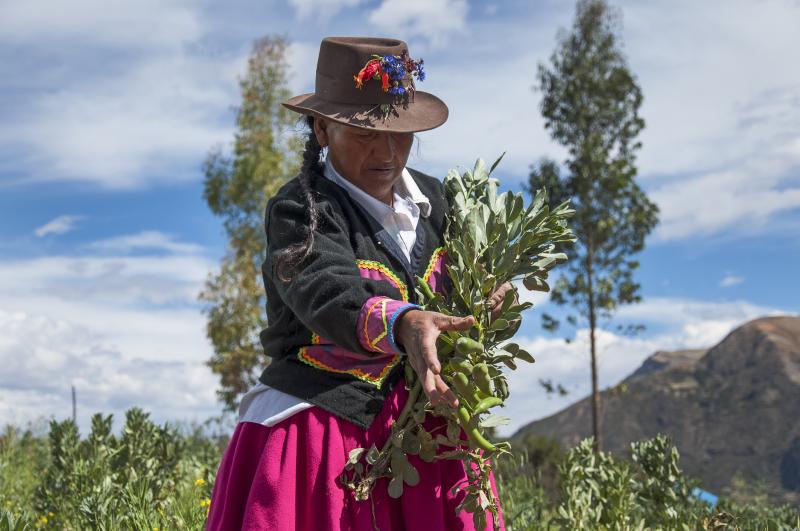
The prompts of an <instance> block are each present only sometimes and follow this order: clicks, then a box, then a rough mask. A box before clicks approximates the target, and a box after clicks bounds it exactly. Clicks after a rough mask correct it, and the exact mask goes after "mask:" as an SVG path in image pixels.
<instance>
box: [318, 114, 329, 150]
mask: <svg viewBox="0 0 800 531" xmlns="http://www.w3.org/2000/svg"><path fill="white" fill-rule="evenodd" d="M329 125H330V122H328V120H326V119H325V118H320V117H319V116H315V117H314V135H316V137H317V142H319V145H320V146H322V147H326V146H327V145H328V144H329V143H330V142H329V139H328V126H329Z"/></svg>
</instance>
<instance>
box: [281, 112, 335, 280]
mask: <svg viewBox="0 0 800 531" xmlns="http://www.w3.org/2000/svg"><path fill="white" fill-rule="evenodd" d="M305 122H306V125H307V126H308V129H309V132H308V138H307V139H306V146H305V151H303V165H302V167H301V168H300V175H299V177H298V179H299V181H300V187H301V188H302V190H303V195H304V196H305V200H306V206H307V209H308V234H307V235H306V240H305V241H304V242H303V243H299V244H297V245H293V246H291V247H289V248H288V249H284V250H283V251H281V254H280V256H278V261H277V263H276V265H275V272H276V274H277V275H278V279H280V280H281V281H283V282H289V281H290V280H291V279H292V278H293V277H294V273H295V271H294V269H295V268H296V267H297V266H298V265H300V264H301V263H302V262H303V260H305V259H306V258H308V255H309V254H311V247H312V246H313V245H314V231H316V230H317V222H318V221H319V213H318V212H317V202H316V201H315V200H314V191H313V185H314V179H315V178H316V177H317V176H318V175H320V174H321V173H322V171H323V167H322V164H321V163H320V161H319V157H320V154H321V153H322V146H320V144H319V142H318V141H317V135H315V134H314V117H313V116H311V115H309V116H306V118H305Z"/></svg>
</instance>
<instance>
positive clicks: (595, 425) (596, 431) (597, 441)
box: [586, 242, 603, 453]
mask: <svg viewBox="0 0 800 531" xmlns="http://www.w3.org/2000/svg"><path fill="white" fill-rule="evenodd" d="M586 251H587V252H586V276H587V287H588V290H589V349H590V351H591V356H592V435H594V451H595V452H596V453H599V452H600V451H601V450H602V449H603V440H602V438H601V434H600V391H599V389H598V388H597V349H596V345H595V338H594V331H595V327H596V324H597V320H596V317H595V311H594V304H595V303H594V288H593V285H592V262H593V258H594V253H593V248H592V244H591V242H589V244H588V245H587V250H586Z"/></svg>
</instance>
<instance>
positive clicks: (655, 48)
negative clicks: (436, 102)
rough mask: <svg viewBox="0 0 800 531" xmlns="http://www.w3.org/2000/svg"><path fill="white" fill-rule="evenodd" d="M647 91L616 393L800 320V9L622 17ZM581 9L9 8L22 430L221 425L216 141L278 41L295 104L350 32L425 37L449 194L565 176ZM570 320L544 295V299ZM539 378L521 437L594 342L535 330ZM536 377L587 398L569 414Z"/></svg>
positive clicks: (9, 402) (4, 174)
mask: <svg viewBox="0 0 800 531" xmlns="http://www.w3.org/2000/svg"><path fill="white" fill-rule="evenodd" d="M614 5H617V6H619V7H620V8H621V9H622V13H623V31H622V37H623V40H624V43H625V52H626V54H627V56H628V59H629V63H630V66H631V69H632V70H633V72H634V73H635V74H636V76H637V78H638V80H639V83H640V85H641V87H642V90H643V93H644V97H645V100H644V104H643V107H642V109H641V113H642V115H643V117H644V119H645V120H646V124H647V125H646V129H645V131H644V132H643V134H642V136H641V140H642V142H643V148H642V150H641V152H640V154H639V158H638V163H639V173H640V176H639V179H640V182H641V184H642V186H643V187H644V188H645V190H646V191H647V192H648V193H649V194H650V196H651V197H652V199H653V200H654V201H656V203H657V204H658V205H659V206H660V208H661V211H662V214H661V224H660V225H659V227H658V228H657V230H656V231H655V233H654V234H653V235H652V236H651V237H650V239H649V243H648V247H647V249H646V251H645V252H644V253H642V255H641V257H640V258H641V262H642V267H641V269H640V272H639V274H638V279H639V280H640V281H641V282H642V285H643V295H644V297H645V301H644V303H643V304H641V305H638V306H635V307H628V308H625V309H624V310H623V311H621V312H620V319H621V320H627V321H635V322H644V323H646V324H647V325H648V330H647V332H646V333H645V334H644V335H643V336H641V337H638V338H625V337H620V336H617V335H615V334H614V333H613V331H612V329H611V328H609V330H608V331H602V332H601V334H600V346H601V353H602V357H601V362H600V370H601V374H600V381H601V385H603V386H607V385H613V384H615V383H616V382H617V381H619V380H620V379H621V378H623V377H624V376H625V375H626V374H628V373H630V372H631V371H632V370H634V369H635V368H636V367H637V366H638V365H639V364H640V363H641V361H642V360H643V359H644V358H645V357H646V356H648V355H649V354H651V353H652V352H653V351H655V350H659V349H677V348H692V347H707V346H710V345H712V344H714V343H715V342H716V341H718V340H720V339H721V338H722V337H724V335H725V334H727V333H728V332H729V331H730V330H731V329H732V328H733V327H735V326H737V325H739V324H741V323H743V322H745V321H747V320H749V319H752V318H755V317H759V316H762V315H768V314H786V313H791V314H797V313H798V312H800V302H798V301H799V300H800V298H799V297H798V295H800V289H798V282H797V280H796V274H797V271H798V270H799V269H800V267H798V266H799V265H800V129H798V127H797V124H798V123H800V69H797V68H795V67H794V66H793V65H795V64H796V57H795V50H797V49H798V48H800V34H798V33H797V31H796V28H797V26H798V23H800V5H798V3H797V2H792V1H790V0H783V1H782V0H765V1H762V2H757V3H754V2H744V1H741V2H736V1H733V2H731V1H721V0H720V1H717V2H690V1H677V2H676V1H670V2H667V1H658V0H656V1H652V2H646V3H645V2H633V1H626V2H615V3H614ZM573 14H574V6H573V5H572V4H571V3H570V2H562V1H555V0H548V1H536V2H522V1H515V2H491V1H487V2H467V1H465V0H428V1H423V0H405V1H402V2H400V1H397V0H377V1H366V0H334V1H327V2H323V1H320V0H292V1H290V2H288V3H278V2H269V1H264V0H261V1H259V2H254V1H250V0H237V1H234V2H226V3H224V4H222V3H219V2H217V3H212V2H197V1H188V0H143V1H139V2H131V1H128V2H120V1H107V0H103V1H100V0H73V1H72V2H69V3H66V2H50V1H45V0H28V1H25V2H22V1H20V0H11V1H5V2H3V3H0V97H1V98H2V102H3V104H2V105H0V363H2V364H3V366H4V370H3V371H2V373H0V423H4V422H16V423H24V422H27V421H29V420H34V419H36V418H41V417H49V416H51V415H54V416H56V417H63V416H66V415H68V414H69V413H70V404H69V387H70V385H71V384H75V385H76V387H77V388H78V398H79V413H80V415H81V424H82V425H83V426H86V424H87V419H88V415H89V414H90V413H92V412H94V411H104V412H114V413H120V412H122V411H124V410H125V409H127V408H128V407H130V406H133V405H141V406H144V407H145V408H147V409H149V410H150V411H152V413H153V416H154V417H155V418H157V419H159V420H164V419H183V420H190V419H197V420H201V419H205V418H207V417H208V416H210V415H213V414H216V413H217V412H218V410H219V404H218V403H217V402H216V400H215V396H214V389H215V386H216V380H215V378H214V376H213V375H212V374H211V373H210V371H209V370H208V369H207V368H206V367H205V366H204V363H203V362H204V361H205V360H206V359H207V358H208V357H209V356H210V354H211V348H210V346H209V344H208V342H207V340H206V339H205V333H204V316H203V315H202V313H201V312H200V306H199V305H198V303H197V300H196V295H197V293H198V292H199V290H200V289H201V287H202V284H203V281H204V279H205V278H206V276H207V274H208V273H209V272H211V271H213V270H214V268H215V267H216V266H217V263H218V260H219V258H220V256H221V255H222V253H223V252H224V245H225V240H224V237H223V234H222V230H221V224H220V220H218V219H216V218H214V217H213V216H212V215H211V214H210V212H209V211H208V209H207V207H206V205H205V203H204V201H203V199H202V174H201V163H202V161H203V158H204V156H205V154H206V153H207V151H208V149H209V148H211V147H212V146H215V145H222V146H229V145H230V142H231V140H232V137H233V133H234V128H233V122H234V112H233V111H232V107H233V106H235V105H237V104H238V101H239V94H238V85H237V77H238V76H240V75H242V74H243V72H244V68H245V62H246V58H247V54H248V52H249V50H250V47H251V45H252V42H253V40H254V39H255V38H258V37H259V36H262V35H265V34H272V33H277V34H282V35H286V36H287V37H288V38H289V39H290V40H291V42H292V45H291V48H290V54H289V56H290V62H291V65H292V76H291V80H290V85H291V89H292V91H293V92H294V93H301V92H308V91H310V90H312V89H313V78H314V69H315V64H316V53H317V49H318V46H319V41H320V39H321V38H322V37H323V36H326V35H381V36H396V37H400V38H403V39H404V40H406V41H407V42H408V43H409V47H410V51H411V55H412V56H414V57H422V58H424V59H425V64H426V67H427V69H426V70H427V73H428V78H427V79H426V81H425V82H424V83H423V85H424V86H421V87H420V88H421V89H423V90H426V91H430V92H433V93H435V94H437V95H438V96H440V97H441V98H442V99H443V100H444V101H445V102H447V104H448V105H449V107H450V119H449V120H448V122H447V123H446V124H445V125H444V126H442V127H441V128H439V129H436V130H434V131H429V132H425V133H421V134H420V135H419V146H418V149H416V148H415V149H414V150H413V151H412V158H411V161H410V163H409V165H411V166H414V167H416V168H419V169H421V170H423V171H426V172H428V173H430V174H432V175H437V176H440V177H441V176H443V175H444V174H445V173H446V171H447V169H448V168H450V167H454V166H458V165H461V166H466V165H471V164H472V162H473V161H474V159H475V158H476V157H479V156H480V157H484V158H486V159H494V158H495V157H496V156H497V155H499V154H500V153H501V152H503V151H506V152H507V155H506V157H505V159H504V161H503V163H502V164H501V166H500V167H499V169H498V176H499V177H500V178H501V179H502V181H503V186H504V187H505V188H507V189H515V190H519V189H521V184H522V183H523V182H524V181H525V179H526V177H527V172H528V169H529V166H530V164H531V163H533V162H535V161H536V160H537V159H538V158H540V157H542V156H549V157H554V158H556V159H559V160H561V159H563V157H564V150H563V148H561V147H559V146H557V145H555V144H554V143H552V142H551V140H550V139H549V137H548V134H547V132H546V131H545V130H544V128H543V125H542V119H541V117H540V115H539V112H538V104H539V99H540V95H539V94H537V93H536V92H535V91H534V90H532V89H531V87H532V86H533V85H534V83H535V73H536V67H537V64H538V63H539V62H541V61H546V60H547V58H548V57H549V55H550V54H551V53H552V51H553V49H554V47H555V43H556V33H557V31H558V29H559V28H563V27H567V26H569V25H570V23H571V20H572V17H573ZM531 300H534V301H535V302H536V303H537V306H538V308H540V309H546V308H547V305H548V303H547V299H546V297H541V296H536V297H532V298H531ZM521 334H522V336H523V337H522V341H524V342H526V343H528V344H529V346H530V348H531V350H532V351H533V352H534V354H535V355H536V357H537V359H538V362H537V363H536V364H535V365H532V366H528V367H525V368H523V369H521V370H520V371H518V372H517V373H515V374H514V375H513V376H512V393H514V397H513V398H512V400H511V402H510V404H509V414H510V416H511V417H512V418H513V423H512V425H511V426H510V427H509V430H510V429H513V428H514V427H517V426H519V425H520V424H522V423H524V422H526V421H529V420H532V419H534V418H539V417H542V416H545V415H548V414H550V413H553V412H554V411H556V410H558V409H559V408H561V407H563V406H564V405H566V404H567V403H569V402H570V401H571V400H573V399H574V398H577V397H579V396H583V394H585V393H586V392H587V391H588V383H589V374H588V354H587V348H586V331H585V330H582V329H581V330H577V331H576V340H575V341H573V342H572V343H571V344H570V345H566V344H565V343H564V342H563V341H562V340H560V339H559V338H557V337H553V336H549V335H545V334H542V333H541V331H540V330H539V327H538V315H537V311H536V310H533V311H532V312H531V313H530V314H529V315H528V316H527V322H526V324H525V325H524V328H523V330H522V332H521ZM538 378H553V379H555V380H557V381H561V382H563V383H564V384H565V385H566V386H567V387H568V388H569V389H570V390H571V391H572V394H571V395H570V396H569V397H567V398H564V399H556V398H548V397H547V396H546V395H545V394H544V393H543V391H542V390H541V389H540V388H539V386H538V385H537V384H536V383H535V382H536V380H537V379H538Z"/></svg>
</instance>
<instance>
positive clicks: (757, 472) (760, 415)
mask: <svg viewBox="0 0 800 531" xmlns="http://www.w3.org/2000/svg"><path fill="white" fill-rule="evenodd" d="M623 384H624V385H623ZM625 387H627V389H625ZM602 395H603V398H602V403H603V419H602V423H603V436H604V445H605V449H607V450H611V451H613V452H620V453H621V452H625V451H627V449H628V446H629V444H630V443H631V441H635V440H638V439H642V438H646V437H652V436H654V435H656V434H657V433H666V434H669V435H671V436H672V438H673V440H674V441H675V443H676V445H677V446H678V449H679V451H680V453H681V466H682V468H683V469H684V471H685V472H687V473H688V474H690V475H693V476H695V477H698V478H700V479H701V481H702V483H703V487H704V488H705V489H707V490H710V491H712V492H715V493H725V491H726V487H728V486H729V485H730V482H731V479H732V478H733V477H734V475H736V474H739V475H740V476H741V477H742V478H743V479H745V480H746V481H747V482H748V483H755V482H758V481H766V486H767V488H768V490H769V493H770V495H771V496H772V497H774V498H775V499H776V500H778V499H779V500H785V501H789V502H793V503H800V318H798V317H767V318H762V319H756V320H754V321H751V322H749V323H747V324H745V325H743V326H741V327H739V328H737V329H736V330H734V331H733V332H731V333H730V334H729V335H728V336H727V337H726V338H725V339H723V340H722V341H721V342H720V343H719V344H717V345H716V346H714V347H712V348H710V349H708V350H681V351H676V352H656V353H655V354H653V355H652V356H650V357H649V358H648V359H647V360H646V361H645V362H644V363H643V364H642V366H641V367H640V368H639V369H637V370H636V371H635V372H634V373H633V374H631V375H630V376H629V377H628V378H626V379H625V380H624V381H623V382H622V384H621V385H618V386H617V387H615V388H614V389H610V390H606V391H604V392H603V393H602ZM590 415H591V410H590V401H589V399H588V398H585V399H583V400H581V401H579V402H577V403H575V404H573V405H572V406H570V407H568V408H567V409H565V410H563V411H561V412H559V413H557V414H555V415H552V416H550V417H547V418H545V419H542V420H539V421H536V422H532V423H530V424H528V425H526V426H524V427H522V428H520V430H519V431H518V432H517V434H515V436H517V435H520V434H524V433H537V434H542V435H549V436H551V437H555V438H557V439H558V440H560V441H561V442H562V443H563V444H564V445H565V446H569V447H571V446H573V445H574V444H575V443H577V442H578V441H579V440H580V439H582V438H584V437H587V436H589V435H590V430H591V422H590V418H591V417H590Z"/></svg>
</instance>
